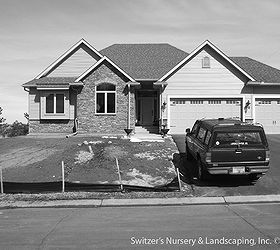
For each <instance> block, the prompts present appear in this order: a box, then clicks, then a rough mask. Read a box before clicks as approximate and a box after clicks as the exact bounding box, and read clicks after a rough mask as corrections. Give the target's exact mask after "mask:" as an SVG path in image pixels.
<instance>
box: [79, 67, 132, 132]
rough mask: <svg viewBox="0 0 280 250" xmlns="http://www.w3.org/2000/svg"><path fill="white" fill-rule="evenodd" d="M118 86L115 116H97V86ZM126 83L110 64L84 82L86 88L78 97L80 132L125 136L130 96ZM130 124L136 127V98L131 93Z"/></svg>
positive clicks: (99, 69)
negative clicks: (101, 84)
mask: <svg viewBox="0 0 280 250" xmlns="http://www.w3.org/2000/svg"><path fill="white" fill-rule="evenodd" d="M104 82H106V83H112V84H115V85H116V98H117V107H116V114H115V115H102V114H95V86H96V85H98V84H100V83H104ZM125 86H126V81H125V79H124V77H123V76H121V75H119V74H118V73H117V72H116V70H115V69H114V68H113V67H112V66H111V65H109V64H107V63H104V64H102V65H100V66H99V67H98V68H97V69H96V70H95V71H94V72H93V73H92V74H90V75H89V76H88V77H87V78H86V79H85V80H84V87H83V88H82V90H81V92H80V93H79V94H78V96H77V116H78V123H79V126H78V132H82V133H99V134H124V133H125V132H124V129H125V128H127V113H128V94H127V89H126V88H125ZM130 105H131V106H130V107H131V111H130V124H131V128H134V127H135V98H134V91H132V93H131V102H130Z"/></svg>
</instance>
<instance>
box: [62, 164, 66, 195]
mask: <svg viewBox="0 0 280 250" xmlns="http://www.w3.org/2000/svg"><path fill="white" fill-rule="evenodd" d="M61 172H62V193H64V191H65V180H64V161H62V162H61Z"/></svg>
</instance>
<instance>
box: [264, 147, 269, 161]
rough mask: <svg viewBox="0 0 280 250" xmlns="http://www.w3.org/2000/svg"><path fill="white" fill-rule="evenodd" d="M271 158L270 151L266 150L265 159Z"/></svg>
mask: <svg viewBox="0 0 280 250" xmlns="http://www.w3.org/2000/svg"><path fill="white" fill-rule="evenodd" d="M269 160H270V151H269V150H266V151H265V161H269Z"/></svg>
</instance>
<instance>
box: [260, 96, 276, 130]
mask: <svg viewBox="0 0 280 250" xmlns="http://www.w3.org/2000/svg"><path fill="white" fill-rule="evenodd" d="M255 114H256V122H259V123H261V124H262V125H263V126H264V130H265V132H266V133H267V134H280V98H278V99H263V98H260V99H256V102H255Z"/></svg>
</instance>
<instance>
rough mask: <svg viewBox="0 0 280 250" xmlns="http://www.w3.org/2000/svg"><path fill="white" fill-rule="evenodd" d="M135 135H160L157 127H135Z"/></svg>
mask: <svg viewBox="0 0 280 250" xmlns="http://www.w3.org/2000/svg"><path fill="white" fill-rule="evenodd" d="M135 134H137V135H138V134H141V135H142V134H143V135H150V134H159V131H158V127H157V126H135Z"/></svg>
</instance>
